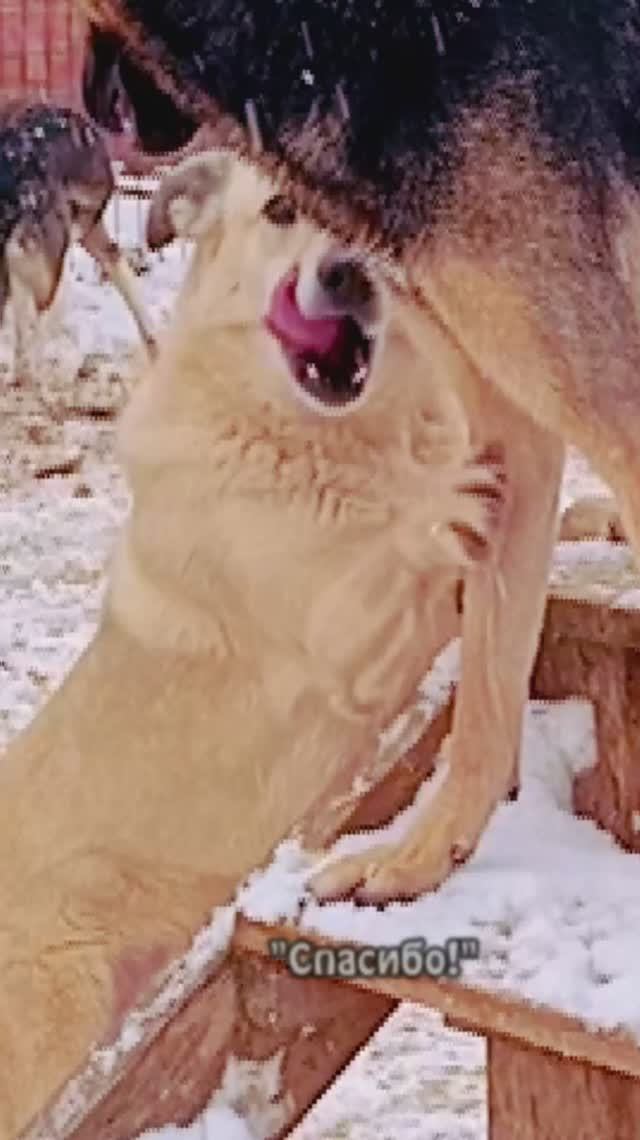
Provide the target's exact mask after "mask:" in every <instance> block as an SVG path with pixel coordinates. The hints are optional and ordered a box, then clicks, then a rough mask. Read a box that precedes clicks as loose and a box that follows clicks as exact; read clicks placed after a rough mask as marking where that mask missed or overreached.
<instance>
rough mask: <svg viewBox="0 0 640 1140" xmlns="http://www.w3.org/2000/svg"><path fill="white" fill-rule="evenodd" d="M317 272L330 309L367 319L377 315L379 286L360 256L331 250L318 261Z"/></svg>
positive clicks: (364, 320) (340, 313) (366, 320)
mask: <svg viewBox="0 0 640 1140" xmlns="http://www.w3.org/2000/svg"><path fill="white" fill-rule="evenodd" d="M316 275H317V279H318V285H319V287H320V290H321V291H322V293H323V294H324V297H325V298H326V307H327V310H328V311H330V312H332V313H334V314H335V315H336V316H342V315H345V316H352V317H355V318H356V319H357V320H360V321H362V322H364V323H367V322H369V321H373V320H375V319H376V311H377V295H378V290H377V288H376V284H375V282H374V279H373V277H372V275H371V273H370V272H369V270H368V269H367V267H366V266H365V265H364V264H363V263H362V261H361V260H360V259H359V258H357V257H353V256H350V255H348V254H344V253H330V254H327V255H326V256H325V257H324V258H323V259H322V261H321V262H320V264H319V265H318V268H317V273H316Z"/></svg>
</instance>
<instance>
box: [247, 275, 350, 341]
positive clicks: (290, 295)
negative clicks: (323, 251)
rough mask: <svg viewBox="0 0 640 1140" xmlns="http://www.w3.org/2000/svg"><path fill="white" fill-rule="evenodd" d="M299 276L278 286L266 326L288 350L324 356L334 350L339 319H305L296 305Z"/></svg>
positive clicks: (286, 278) (272, 297)
mask: <svg viewBox="0 0 640 1140" xmlns="http://www.w3.org/2000/svg"><path fill="white" fill-rule="evenodd" d="M296 284H297V275H296V274H290V275H289V276H288V277H284V278H283V279H282V281H280V282H279V283H278V285H276V288H275V289H274V291H273V294H272V296H271V305H270V307H269V312H268V313H267V318H266V321H267V326H268V328H269V330H270V331H271V332H272V333H273V335H274V336H277V337H278V339H279V340H281V341H282V342H283V343H284V344H286V346H287V347H288V348H291V349H295V350H296V351H298V352H308V353H312V354H313V355H315V356H325V355H326V354H327V353H329V352H331V350H332V348H334V346H335V344H336V342H337V340H338V338H339V336H340V331H341V327H342V319H341V318H340V317H318V318H313V317H305V315H304V313H301V312H300V309H299V308H298V303H297V301H296Z"/></svg>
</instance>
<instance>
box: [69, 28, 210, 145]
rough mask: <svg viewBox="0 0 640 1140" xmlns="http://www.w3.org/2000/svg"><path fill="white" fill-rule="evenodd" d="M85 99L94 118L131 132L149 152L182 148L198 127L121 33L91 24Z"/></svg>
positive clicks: (108, 126)
mask: <svg viewBox="0 0 640 1140" xmlns="http://www.w3.org/2000/svg"><path fill="white" fill-rule="evenodd" d="M82 97H83V100H84V105H85V107H86V110H87V112H88V114H89V115H90V116H91V118H92V119H93V120H94V122H96V123H97V124H98V125H99V126H101V127H103V128H104V129H105V130H107V131H110V132H111V133H112V134H122V133H123V132H124V131H127V132H128V133H132V134H133V135H134V136H135V141H136V142H137V144H138V145H139V146H140V148H141V150H143V151H146V152H147V153H149V154H167V153H169V152H170V151H175V150H180V149H181V148H182V147H183V146H186V144H187V143H188V142H190V141H191V139H192V138H193V136H194V134H195V132H196V130H197V128H198V126H199V123H198V122H197V120H196V119H194V118H193V116H191V115H189V114H185V113H184V112H183V111H182V110H181V109H180V108H179V107H177V106H176V104H175V103H174V101H173V100H172V99H171V98H170V97H169V96H168V95H167V94H166V93H165V92H164V91H161V90H160V88H159V87H158V86H157V84H156V83H155V82H154V80H153V78H152V77H151V76H150V75H148V74H147V73H146V71H143V70H142V69H141V68H140V67H138V65H137V63H135V62H134V60H132V59H131V57H130V56H129V55H128V54H127V53H126V52H125V51H124V50H123V45H122V43H121V41H120V39H119V38H118V37H117V36H115V35H113V34H112V33H110V32H106V31H104V30H103V29H102V28H96V27H93V26H91V27H90V28H89V31H88V34H87V40H86V44H85V58H84V69H83V76H82Z"/></svg>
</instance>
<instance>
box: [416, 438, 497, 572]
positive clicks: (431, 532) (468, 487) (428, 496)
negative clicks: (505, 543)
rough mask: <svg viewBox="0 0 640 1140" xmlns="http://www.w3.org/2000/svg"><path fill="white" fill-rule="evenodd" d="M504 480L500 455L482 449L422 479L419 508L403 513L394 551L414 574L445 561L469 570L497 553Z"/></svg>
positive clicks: (494, 448)
mask: <svg viewBox="0 0 640 1140" xmlns="http://www.w3.org/2000/svg"><path fill="white" fill-rule="evenodd" d="M506 494H507V478H506V469H505V465H504V458H503V450H502V448H501V447H500V446H499V445H497V444H496V445H492V446H491V447H487V448H484V449H483V450H482V451H479V452H477V453H476V454H475V455H473V456H471V458H470V459H468V460H467V461H465V462H463V463H457V464H451V465H449V466H444V465H443V466H442V467H441V468H440V469H438V470H434V471H432V472H427V473H425V475H424V490H423V495H422V499H421V502H420V504H419V505H418V506H415V507H412V508H411V509H408V510H405V512H404V514H403V515H402V516H401V517H400V518H399V520H398V522H397V524H396V529H395V546H396V549H397V550H398V553H399V554H400V556H401V558H402V559H403V560H405V561H406V562H407V563H408V564H409V565H410V566H411V567H412V568H413V569H414V571H418V572H423V571H425V570H426V569H428V568H429V566H430V565H433V564H435V563H438V562H442V561H444V562H445V563H446V564H452V565H453V566H455V567H459V568H461V569H463V570H464V569H469V568H470V567H472V566H474V565H476V564H477V563H479V562H483V561H485V560H486V559H487V558H488V557H490V556H491V554H492V552H493V551H494V550H495V549H496V548H497V545H498V538H499V534H500V530H501V527H502V522H503V518H504V514H505V504H506Z"/></svg>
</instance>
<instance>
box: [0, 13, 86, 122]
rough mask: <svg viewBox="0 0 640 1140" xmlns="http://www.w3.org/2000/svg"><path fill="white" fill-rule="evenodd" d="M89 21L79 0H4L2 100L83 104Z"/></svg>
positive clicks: (1, 20) (0, 24) (0, 63)
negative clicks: (85, 36)
mask: <svg viewBox="0 0 640 1140" xmlns="http://www.w3.org/2000/svg"><path fill="white" fill-rule="evenodd" d="M82 48H83V25H82V16H81V14H80V12H79V6H78V5H77V4H76V2H75V0H0V101H1V100H2V99H5V98H14V97H15V96H27V97H30V98H38V97H46V96H48V97H50V98H52V99H54V100H56V101H58V102H62V103H71V104H77V103H78V101H79V91H80V87H79V84H80V76H81V71H82Z"/></svg>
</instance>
